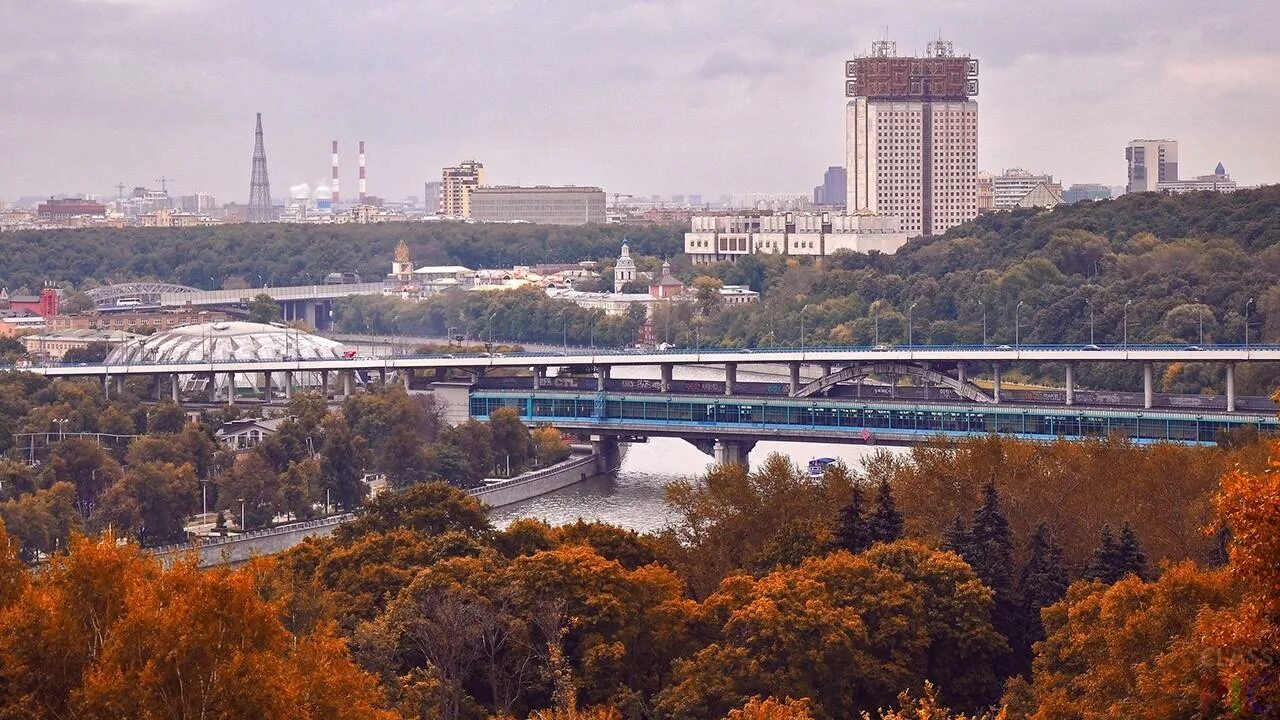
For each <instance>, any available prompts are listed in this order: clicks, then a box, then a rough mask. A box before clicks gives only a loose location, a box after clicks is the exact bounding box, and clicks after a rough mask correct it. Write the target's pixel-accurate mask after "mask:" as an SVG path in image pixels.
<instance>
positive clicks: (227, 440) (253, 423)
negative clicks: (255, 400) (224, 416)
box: [213, 417, 290, 450]
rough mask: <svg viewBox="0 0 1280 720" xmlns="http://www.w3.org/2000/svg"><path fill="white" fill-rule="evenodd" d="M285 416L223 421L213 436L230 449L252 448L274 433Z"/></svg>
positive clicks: (284, 419)
mask: <svg viewBox="0 0 1280 720" xmlns="http://www.w3.org/2000/svg"><path fill="white" fill-rule="evenodd" d="M289 419H290V418H287V417H275V418H266V419H264V418H244V419H241V420H231V421H229V422H225V423H223V424H222V426H221V427H219V428H218V429H217V430H216V431H215V432H214V433H213V438H214V439H215V440H217V441H218V442H220V443H222V444H223V445H226V446H227V447H228V448H230V449H232V450H252V449H253V448H254V447H256V446H257V445H258V444H259V443H261V442H262V441H263V440H266V439H267V438H269V437H271V436H272V435H275V434H276V432H278V431H279V430H280V426H281V425H283V424H284V422H285V421H286V420H289Z"/></svg>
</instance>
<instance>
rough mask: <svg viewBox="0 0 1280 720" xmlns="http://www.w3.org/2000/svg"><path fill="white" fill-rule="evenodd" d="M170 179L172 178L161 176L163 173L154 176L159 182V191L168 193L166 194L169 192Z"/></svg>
mask: <svg viewBox="0 0 1280 720" xmlns="http://www.w3.org/2000/svg"><path fill="white" fill-rule="evenodd" d="M170 180H173V178H171V177H165V176H163V175H161V176H160V177H158V178H156V182H158V183H160V192H162V193H164V194H165V195H168V194H169V181H170Z"/></svg>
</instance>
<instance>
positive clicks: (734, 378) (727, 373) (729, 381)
mask: <svg viewBox="0 0 1280 720" xmlns="http://www.w3.org/2000/svg"><path fill="white" fill-rule="evenodd" d="M737 384H738V363H731V362H727V363H725V364H724V394H725V395H732V394H733V388H734V386H735V385H737Z"/></svg>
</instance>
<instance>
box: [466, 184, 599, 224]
mask: <svg viewBox="0 0 1280 720" xmlns="http://www.w3.org/2000/svg"><path fill="white" fill-rule="evenodd" d="M604 204H605V199H604V190H601V189H600V188H598V187H577V186H574V185H560V186H550V185H538V186H535V187H520V186H516V185H493V186H483V185H482V186H479V187H475V188H472V190H471V192H470V210H471V214H470V217H471V218H472V219H473V220H478V221H480V222H528V223H535V224H539V225H585V224H587V223H603V222H604V221H605V211H604Z"/></svg>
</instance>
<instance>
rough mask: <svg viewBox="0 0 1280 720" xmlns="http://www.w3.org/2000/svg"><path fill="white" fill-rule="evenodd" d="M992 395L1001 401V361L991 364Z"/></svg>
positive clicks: (997, 400)
mask: <svg viewBox="0 0 1280 720" xmlns="http://www.w3.org/2000/svg"><path fill="white" fill-rule="evenodd" d="M991 397H992V398H994V399H995V401H996V402H1000V363H994V364H992V366H991Z"/></svg>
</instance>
